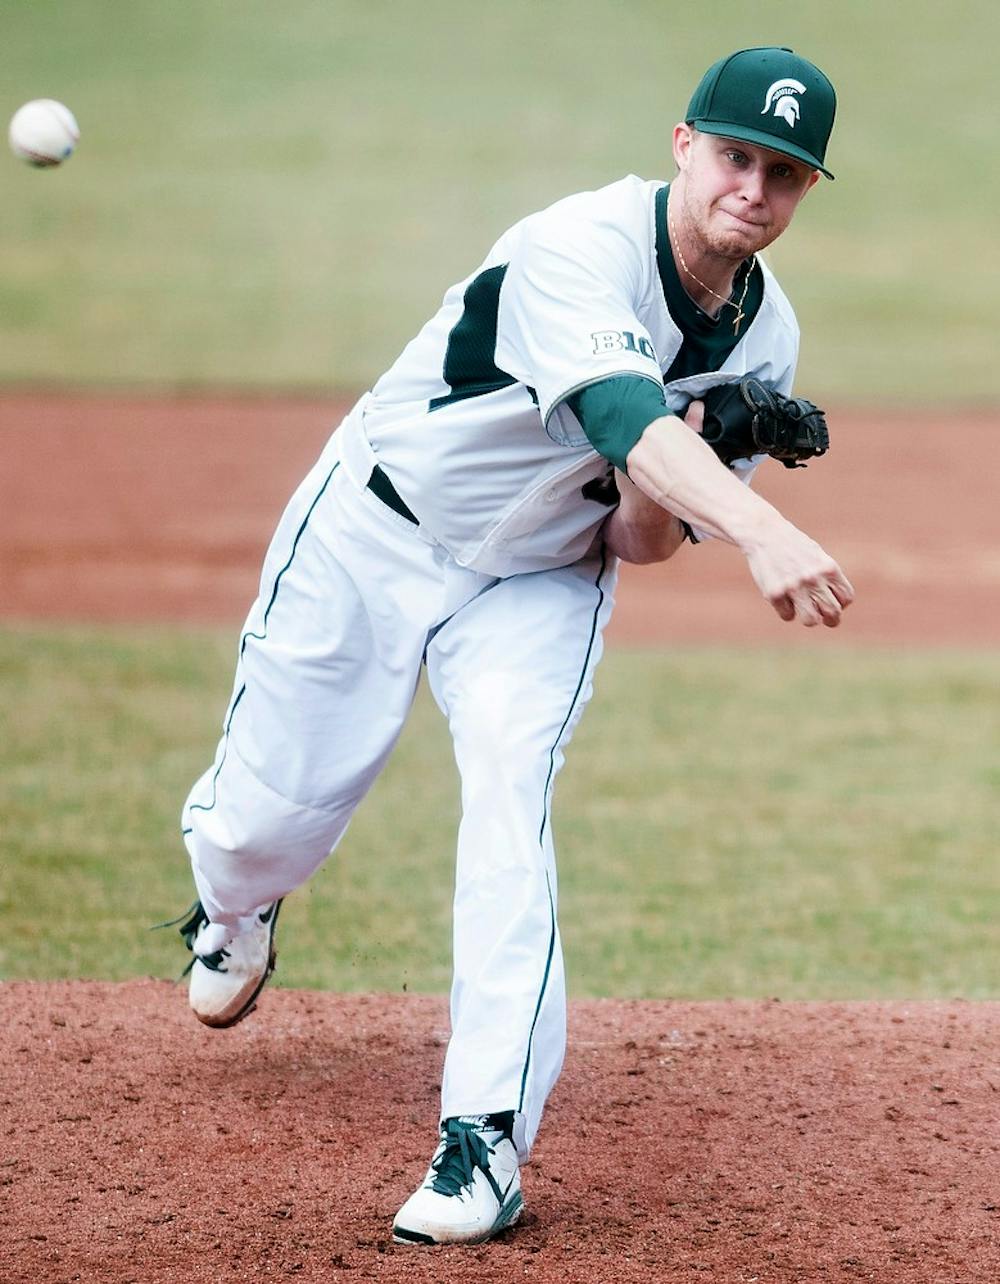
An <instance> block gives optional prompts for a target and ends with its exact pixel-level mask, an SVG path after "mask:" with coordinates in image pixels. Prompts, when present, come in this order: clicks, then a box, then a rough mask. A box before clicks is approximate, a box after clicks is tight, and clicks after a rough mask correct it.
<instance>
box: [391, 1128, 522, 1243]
mask: <svg viewBox="0 0 1000 1284" xmlns="http://www.w3.org/2000/svg"><path fill="white" fill-rule="evenodd" d="M513 1126H514V1112H513V1111H512V1110H508V1111H505V1112H504V1113H502V1114H494V1115H462V1116H460V1117H459V1118H457V1119H446V1120H444V1122H443V1123H442V1125H441V1141H440V1143H439V1144H438V1148H437V1150H436V1151H435V1152H434V1158H433V1159H432V1160H431V1166H430V1168H428V1170H427V1176H426V1177H425V1178H424V1180H423V1184H422V1185H421V1186H420V1187H419V1189H418V1190H416V1191H415V1192H414V1193H413V1194H412V1195H411V1196H410V1198H409V1199H408V1200H407V1201H406V1203H405V1204H404V1205H403V1207H402V1208H401V1209H400V1210H399V1212H398V1213H397V1214H396V1220H395V1222H394V1223H393V1227H392V1237H393V1239H394V1240H395V1241H396V1243H397V1244H481V1243H482V1242H483V1241H484V1240H487V1239H491V1238H492V1237H493V1236H494V1235H496V1234H497V1233H498V1232H500V1231H502V1230H503V1229H504V1228H505V1227H506V1226H512V1225H513V1224H514V1222H516V1221H517V1219H518V1217H520V1215H521V1210H522V1208H523V1207H524V1200H523V1199H522V1198H521V1173H520V1169H519V1168H518V1163H517V1151H516V1150H515V1149H514V1142H513V1139H512V1135H511V1133H512V1129H513Z"/></svg>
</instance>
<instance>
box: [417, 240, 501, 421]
mask: <svg viewBox="0 0 1000 1284" xmlns="http://www.w3.org/2000/svg"><path fill="white" fill-rule="evenodd" d="M508 266H509V265H508V264H507V263H501V264H499V265H498V266H497V267H491V268H486V269H485V270H484V271H482V272H480V273H479V275H478V276H476V277H475V278H474V279H473V280H472V281H470V282H469V284H468V285H467V286H466V289H465V294H464V295H463V298H462V315H461V316H460V317H459V318H458V320H457V321H456V322H455V324H454V326H453V327H452V329H451V333H450V334H449V335H448V346H447V348H446V349H445V354H444V369H443V371H442V378H443V379H444V382H445V383H446V384H447V385H448V387H449V388H450V390H451V391H450V392H447V393H445V394H444V396H441V397H432V398H431V400H430V403H429V405H428V410H429V411H430V410H438V409H440V407H441V406H450V405H452V404H453V403H454V402H456V401H466V400H468V398H469V397H481V396H483V394H484V393H488V392H497V391H499V389H501V388H509V387H510V386H511V384H514V383H516V382H517V380H516V379H513V378H512V377H511V376H510V375H509V374H507V373H506V371H504V370H501V369H499V367H498V366H497V364H496V359H495V354H496V346H497V315H498V313H499V311H500V288H501V286H502V285H503V279H504V277H505V276H506V275H507V268H508Z"/></svg>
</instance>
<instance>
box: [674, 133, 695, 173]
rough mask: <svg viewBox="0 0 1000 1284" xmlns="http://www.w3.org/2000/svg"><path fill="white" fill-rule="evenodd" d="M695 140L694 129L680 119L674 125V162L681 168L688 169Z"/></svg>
mask: <svg viewBox="0 0 1000 1284" xmlns="http://www.w3.org/2000/svg"><path fill="white" fill-rule="evenodd" d="M693 142H694V130H693V129H692V128H691V126H690V125H685V124H684V122H683V121H679V122H678V123H677V124H676V125H675V126H674V136H673V153H674V164H675V165H676V166H677V168H678V169H679V170H684V169H687V163H688V157H689V156H690V155H691V145H692V143H693Z"/></svg>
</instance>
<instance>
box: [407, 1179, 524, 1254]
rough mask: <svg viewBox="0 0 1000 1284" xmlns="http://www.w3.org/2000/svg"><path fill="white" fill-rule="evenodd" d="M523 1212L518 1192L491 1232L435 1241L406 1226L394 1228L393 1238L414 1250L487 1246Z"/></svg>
mask: <svg viewBox="0 0 1000 1284" xmlns="http://www.w3.org/2000/svg"><path fill="white" fill-rule="evenodd" d="M522 1212H524V1197H523V1196H522V1194H521V1192H520V1191H518V1192H517V1194H516V1195H515V1196H514V1197H513V1199H511V1200H510V1202H509V1203H507V1204H505V1205H504V1206H503V1208H501V1209H500V1212H499V1214H498V1216H497V1219H496V1221H495V1222H494V1223H493V1225H492V1226H491V1227H490V1228H489V1230H487V1231H484V1232H483V1234H481V1235H476V1236H474V1237H473V1238H471V1239H435V1238H434V1236H433V1235H428V1234H426V1233H425V1232H424V1231H413V1230H407V1228H406V1227H405V1226H393V1228H392V1238H393V1241H394V1242H395V1243H396V1244H409V1245H410V1246H411V1247H414V1248H416V1247H419V1246H421V1245H423V1244H485V1243H486V1241H487V1240H488V1239H492V1238H493V1237H494V1235H499V1234H500V1232H501V1231H503V1230H506V1229H507V1228H508V1227H509V1226H513V1225H514V1223H515V1222H516V1221H517V1219H518V1218H519V1217H520V1216H521V1214H522Z"/></svg>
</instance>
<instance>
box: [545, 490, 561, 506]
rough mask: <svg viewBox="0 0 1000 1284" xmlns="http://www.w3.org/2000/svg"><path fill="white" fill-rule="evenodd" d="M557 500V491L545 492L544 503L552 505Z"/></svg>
mask: <svg viewBox="0 0 1000 1284" xmlns="http://www.w3.org/2000/svg"><path fill="white" fill-rule="evenodd" d="M558 498H559V492H558V491H557V490H547V491H546V492H545V502H546V503H547V504H554V503H555V502H556V500H557V499H558Z"/></svg>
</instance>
